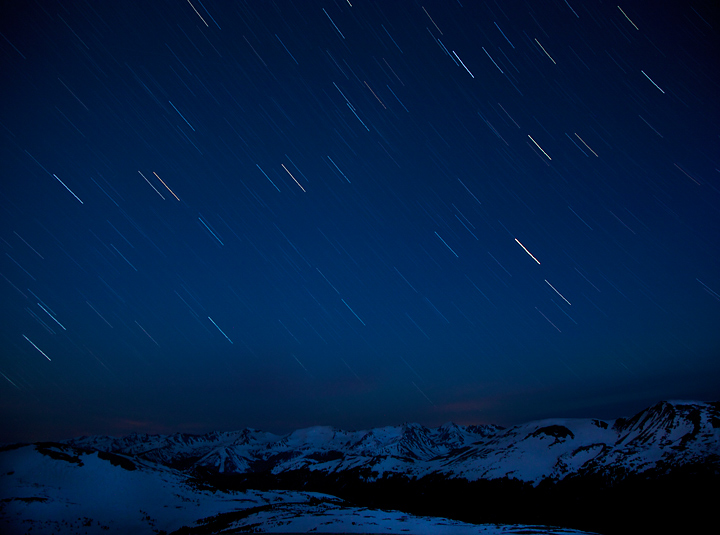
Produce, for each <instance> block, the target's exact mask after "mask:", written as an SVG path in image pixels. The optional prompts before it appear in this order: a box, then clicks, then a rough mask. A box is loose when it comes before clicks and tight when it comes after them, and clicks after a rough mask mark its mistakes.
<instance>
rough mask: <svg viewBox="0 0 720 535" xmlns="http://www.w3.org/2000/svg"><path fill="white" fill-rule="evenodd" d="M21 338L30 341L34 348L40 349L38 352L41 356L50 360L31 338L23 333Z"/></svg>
mask: <svg viewBox="0 0 720 535" xmlns="http://www.w3.org/2000/svg"><path fill="white" fill-rule="evenodd" d="M23 338H25V340H27V341H28V342H30V343H31V344H32V346H33V347H34V348H35V349H37V350H38V351H40V353H42V356H43V357H45V358H46V359H48V360H49V361H51V362H52V359H51V358H50V357H48V356H47V355H46V354H45V352H44V351H43V350H42V349H40V348H39V347H38V346H36V345H35V343H34V342H33V341H32V340H30V338H28V337H27V336H25V335H24V334H23Z"/></svg>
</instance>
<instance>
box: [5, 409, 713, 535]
mask: <svg viewBox="0 0 720 535" xmlns="http://www.w3.org/2000/svg"><path fill="white" fill-rule="evenodd" d="M718 484H720V402H714V403H705V402H695V401H670V402H661V403H658V404H657V405H655V406H653V407H650V408H648V409H645V410H643V411H641V412H640V413H638V414H636V415H635V416H633V417H631V418H628V419H624V418H620V419H617V420H597V419H567V418H554V419H548V420H541V421H535V422H530V423H526V424H522V425H516V426H513V427H510V428H501V427H498V426H493V425H483V426H461V425H456V424H453V423H448V424H445V425H442V426H440V427H438V428H434V429H430V428H427V427H424V426H422V425H418V424H404V425H401V426H389V427H382V428H376V429H371V430H366V431H343V430H340V429H335V428H332V427H323V426H319V427H310V428H307V429H300V430H297V431H294V432H292V433H289V434H286V435H282V436H281V435H275V434H272V433H265V432H262V431H257V430H254V429H244V430H242V431H234V432H215V433H209V434H206V435H188V434H181V433H177V434H174V435H138V434H134V435H129V436H126V437H123V438H114V437H103V436H92V437H81V438H75V439H71V440H67V441H65V442H63V443H38V444H34V445H16V446H5V447H2V448H0V532H2V533H26V532H29V531H30V529H29V528H30V527H32V533H86V532H87V533H108V532H110V533H127V532H131V531H132V532H134V533H137V534H138V535H139V534H141V533H163V532H165V533H170V532H174V531H177V532H178V533H230V532H238V531H251V530H256V531H263V532H271V531H286V532H290V531H295V532H300V531H303V532H304V531H319V532H345V533H348V532H364V533H381V532H382V533H401V532H408V531H409V532H412V533H452V534H456V533H457V534H464V533H476V534H487V535H490V534H499V533H519V532H523V533H579V532H575V531H572V530H571V529H570V528H578V529H586V530H593V531H600V532H602V533H608V534H614V533H641V532H642V533H647V532H668V533H669V532H671V531H672V530H673V529H674V530H681V531H686V532H687V531H688V529H689V530H690V531H692V529H693V527H694V526H699V525H702V522H704V521H705V520H704V518H705V517H706V516H708V515H709V514H710V513H709V511H711V510H712V509H713V508H714V501H715V497H714V496H715V495H714V494H713V493H712V492H711V491H708V490H707V489H713V488H717V486H718ZM250 489H259V490H250ZM276 489H287V490H283V491H280V490H276ZM310 491H312V492H310ZM335 496H338V497H335ZM341 498H342V499H341ZM343 500H348V501H343ZM629 504H630V505H629ZM385 509H393V510H401V511H404V512H403V513H400V512H386V511H384V510H385ZM648 511H650V512H651V513H652V512H653V511H656V512H659V511H662V515H660V514H655V513H653V514H650V515H648V514H647V513H648ZM411 513H412V514H411ZM413 514H414V515H419V516H413ZM424 515H432V516H433V517H435V518H423V516H424ZM440 517H449V518H454V519H455V520H446V519H444V518H440ZM460 520H462V521H465V522H470V523H466V524H463V523H462V522H459V521H460ZM490 522H492V523H495V524H504V525H498V526H494V527H490V526H488V525H485V524H486V523H490ZM509 524H551V525H561V526H567V529H565V530H563V529H561V528H530V527H528V526H524V527H521V526H510V525H509ZM178 530H179V531H178ZM513 530H516V531H513ZM522 530H525V531H522ZM533 530H535V531H533ZM658 530H659V531H658ZM668 530H670V531H668Z"/></svg>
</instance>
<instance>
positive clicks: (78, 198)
mask: <svg viewBox="0 0 720 535" xmlns="http://www.w3.org/2000/svg"><path fill="white" fill-rule="evenodd" d="M643 74H645V73H643ZM650 81H651V82H652V80H650ZM653 83H654V82H653ZM658 89H659V88H658ZM53 176H54V177H55V178H56V179H57V181H58V182H60V184H62V185H63V186H65V189H66V190H68V191H69V192H70V193H71V194H72V196H73V197H75V198H76V199H77V200H78V201H80V197H78V196H77V195H75V193H73V190H71V189H70V188H68V187H67V186H66V185H65V182H63V181H62V180H60V179H59V178H58V176H57V175H56V174H55V173H53ZM80 204H85V203H84V202H82V201H80Z"/></svg>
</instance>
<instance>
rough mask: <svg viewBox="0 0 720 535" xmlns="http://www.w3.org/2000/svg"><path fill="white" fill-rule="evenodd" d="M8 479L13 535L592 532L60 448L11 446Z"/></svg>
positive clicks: (5, 522) (5, 500)
mask: <svg viewBox="0 0 720 535" xmlns="http://www.w3.org/2000/svg"><path fill="white" fill-rule="evenodd" d="M216 438H217V437H216ZM176 439H177V437H176ZM171 442H172V443H173V444H174V445H176V446H177V445H178V442H177V440H175V441H171ZM118 443H119V442H118ZM0 474H2V476H1V479H0V483H1V484H0V533H3V534H7V535H16V534H18V535H19V534H28V533H33V534H36V535H55V534H77V535H80V534H84V535H100V534H122V535H126V534H128V533H133V534H135V535H145V534H148V535H150V534H176V535H181V534H182V535H192V534H212V533H239V532H262V533H271V532H286V533H287V532H293V533H300V532H315V533H389V534H401V533H408V532H410V533H414V534H425V535H433V534H438V533H446V534H452V535H510V534H513V533H515V534H517V533H545V534H548V535H571V534H575V535H583V533H586V532H581V531H576V530H572V529H562V528H548V527H543V526H530V525H474V524H468V523H463V522H458V521H454V520H449V519H446V518H437V517H420V516H413V515H408V514H405V513H403V512H400V511H385V510H378V509H368V508H364V507H355V506H352V505H351V504H348V503H346V502H344V501H343V500H341V499H339V498H335V497H333V496H328V495H325V494H320V493H313V492H293V491H282V490H279V491H264V492H260V491H253V490H248V491H243V492H239V491H222V490H218V489H209V488H203V487H202V486H200V487H198V485H197V483H196V482H194V481H193V480H192V479H191V478H189V477H188V475H187V474H185V473H183V472H181V471H179V470H176V469H172V468H167V467H164V466H162V465H159V464H155V463H151V462H148V461H142V460H138V459H137V458H133V459H132V460H131V459H130V458H129V457H125V456H119V455H115V454H108V453H104V452H99V451H94V452H89V451H83V450H79V449H77V448H74V447H72V446H68V445H64V444H57V443H45V444H36V445H24V446H23V445H20V446H17V447H5V448H3V449H2V451H0Z"/></svg>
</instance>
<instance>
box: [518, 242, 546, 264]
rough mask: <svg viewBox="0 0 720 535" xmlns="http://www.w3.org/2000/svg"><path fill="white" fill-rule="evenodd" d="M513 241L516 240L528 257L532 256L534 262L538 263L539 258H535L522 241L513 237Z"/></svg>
mask: <svg viewBox="0 0 720 535" xmlns="http://www.w3.org/2000/svg"><path fill="white" fill-rule="evenodd" d="M515 241H516V242H517V244H518V245H519V246H520V247H522V248H523V249H524V250H525V252H526V253H527V254H529V255H530V258H532V259H533V260H535V262H537V263H538V264H539V263H540V260H538V259H537V258H535V257H534V256H533V254H532V253H531V252H530V251H528V250H527V247H525V246H524V245H523V244H522V243H520V240H518V239H517V238H515Z"/></svg>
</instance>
